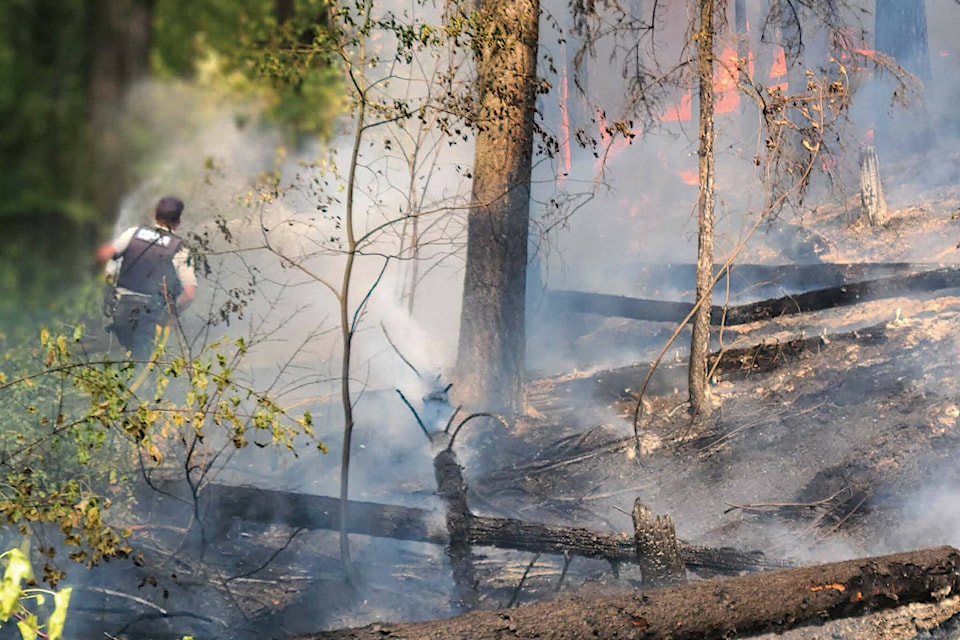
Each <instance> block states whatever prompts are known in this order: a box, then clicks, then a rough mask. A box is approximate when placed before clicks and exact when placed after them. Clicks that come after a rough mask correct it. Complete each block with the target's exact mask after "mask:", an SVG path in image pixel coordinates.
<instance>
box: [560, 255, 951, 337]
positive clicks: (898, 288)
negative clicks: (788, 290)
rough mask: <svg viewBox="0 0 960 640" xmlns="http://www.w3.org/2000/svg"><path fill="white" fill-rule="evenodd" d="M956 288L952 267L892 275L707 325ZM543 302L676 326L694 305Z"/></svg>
mask: <svg viewBox="0 0 960 640" xmlns="http://www.w3.org/2000/svg"><path fill="white" fill-rule="evenodd" d="M956 287H960V269H958V268H956V267H949V268H942V269H936V270H933V271H925V272H922V273H912V274H908V275H895V276H890V277H886V278H878V279H876V280H867V281H864V282H850V283H846V284H842V285H838V286H834V287H827V288H823V289H816V290H814V291H807V292H805V293H799V294H796V295H789V296H783V297H780V298H773V299H769V300H761V301H759V302H753V303H750V304H744V305H739V306H733V307H723V306H713V307H711V308H710V324H712V325H717V326H718V325H721V324H723V325H727V326H733V325H741V324H749V323H751V322H758V321H761V320H769V319H771V318H778V317H781V316H788V315H795V314H800V313H810V312H813V311H823V310H826V309H833V308H836V307H844V306H850V305H854V304H860V303H862V302H871V301H874V300H883V299H886V298H893V297H897V296H902V295H905V294H909V293H920V292H929V291H938V290H941V289H953V288H956ZM546 299H547V302H548V304H549V305H550V308H551V310H552V311H553V312H563V311H566V312H576V313H589V314H595V315H600V316H605V317H616V318H631V319H634V320H646V321H650V322H681V321H682V320H683V319H684V318H686V317H687V316H688V315H689V314H690V311H691V310H692V309H693V304H692V303H689V302H673V301H669V300H650V299H645V298H632V297H628V296H617V295H610V294H605V293H589V292H586V291H568V290H552V291H548V292H547V293H546Z"/></svg>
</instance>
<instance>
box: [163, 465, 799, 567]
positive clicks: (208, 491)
mask: <svg viewBox="0 0 960 640" xmlns="http://www.w3.org/2000/svg"><path fill="white" fill-rule="evenodd" d="M163 489H164V490H165V491H166V492H168V493H170V494H172V495H176V494H177V493H178V492H177V488H176V487H175V486H174V485H173V484H172V483H171V484H165V485H164V486H163ZM153 495H154V497H153V500H155V501H162V502H169V503H170V504H165V505H163V506H164V508H167V509H169V508H171V507H172V506H173V504H185V503H184V502H183V500H181V499H175V500H171V499H170V498H168V497H165V496H164V495H163V494H157V493H156V492H154V493H153ZM200 499H201V513H203V514H204V521H205V522H206V523H207V524H209V525H211V526H212V527H213V528H214V530H215V531H218V532H219V533H218V534H217V535H220V536H222V535H225V534H226V532H227V530H228V529H229V526H230V525H231V524H232V523H234V522H236V521H246V522H256V523H261V524H281V525H286V526H289V527H292V528H303V529H308V530H321V529H322V530H329V531H336V530H338V529H339V527H340V520H339V504H340V501H339V500H338V499H337V498H331V497H328V496H319V495H309V494H305V493H297V492H293V491H276V490H272V489H258V488H254V487H240V486H230V485H223V484H216V483H211V484H209V485H207V486H206V487H205V488H204V490H203V492H202V493H201V494H200ZM158 508H159V505H158ZM185 508H187V507H186V506H185ZM347 525H348V531H349V533H351V534H355V535H367V536H375V537H380V538H393V539H395V540H407V541H413V542H427V543H431V544H438V545H448V544H450V534H449V528H448V523H447V521H446V518H445V517H444V516H443V515H441V514H439V513H437V512H434V511H429V510H427V509H418V508H415V507H402V506H397V505H388V504H380V503H376V502H360V501H356V500H350V501H349V502H348V504H347ZM464 526H465V527H466V534H467V540H466V542H467V543H468V544H469V545H471V546H489V547H497V548H500V549H511V550H514V551H528V552H531V553H550V554H557V555H574V556H580V557H584V558H595V559H600V560H606V561H608V562H611V563H614V564H616V563H624V564H636V563H637V562H638V560H637V551H636V547H635V544H634V541H633V540H632V539H630V538H629V537H628V536H627V535H626V534H616V533H608V532H602V531H594V530H592V529H586V528H582V527H555V526H550V525H545V524H539V523H533V522H523V521H521V520H514V519H511V518H491V517H486V516H477V515H471V516H470V517H469V518H467V519H465V520H464ZM677 544H678V546H679V553H680V558H681V559H682V561H683V563H684V564H685V565H686V566H687V568H688V569H690V570H691V571H696V572H699V573H703V574H705V575H715V574H720V575H739V574H741V573H743V572H747V571H765V570H769V569H777V568H783V567H788V566H793V565H792V564H791V563H789V562H786V561H782V560H773V559H770V558H766V557H765V556H764V555H763V554H762V553H759V552H755V551H741V550H739V549H733V548H729V547H703V546H699V545H693V544H690V543H687V542H684V541H682V540H678V541H677Z"/></svg>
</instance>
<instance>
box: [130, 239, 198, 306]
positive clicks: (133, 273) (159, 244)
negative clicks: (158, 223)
mask: <svg viewBox="0 0 960 640" xmlns="http://www.w3.org/2000/svg"><path fill="white" fill-rule="evenodd" d="M181 244H182V240H181V239H180V238H179V237H177V236H175V235H174V234H173V233H171V232H169V231H167V230H165V229H156V228H149V227H139V228H138V229H137V230H136V232H135V233H134V234H133V238H132V239H131V240H130V244H129V245H127V249H126V251H124V252H123V254H121V257H122V258H123V261H122V262H121V263H120V273H119V275H118V276H117V286H118V287H123V288H124V289H129V290H130V291H136V292H138V293H145V294H147V295H150V296H158V297H160V298H161V299H163V298H166V299H167V300H176V298H177V296H179V295H180V292H181V290H182V286H181V285H180V279H179V278H178V277H177V272H176V269H175V268H174V266H173V256H174V255H175V254H176V253H177V251H179V250H180V246H181Z"/></svg>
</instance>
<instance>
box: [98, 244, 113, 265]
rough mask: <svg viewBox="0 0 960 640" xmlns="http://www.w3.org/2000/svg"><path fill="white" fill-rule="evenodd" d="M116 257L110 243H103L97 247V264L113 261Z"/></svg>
mask: <svg viewBox="0 0 960 640" xmlns="http://www.w3.org/2000/svg"><path fill="white" fill-rule="evenodd" d="M116 255H117V251H116V249H114V248H113V243H112V242H104V243H103V244H101V245H100V246H99V247H97V254H96V256H97V264H98V265H100V264H105V263H106V262H107V261H108V260H113V259H114V258H115V257H116Z"/></svg>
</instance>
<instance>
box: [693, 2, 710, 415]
mask: <svg viewBox="0 0 960 640" xmlns="http://www.w3.org/2000/svg"><path fill="white" fill-rule="evenodd" d="M713 10H714V2H713V0H700V19H699V25H698V29H697V33H696V45H697V75H698V78H699V81H700V148H699V152H698V155H699V157H700V158H699V160H700V162H699V174H700V191H699V197H698V211H699V213H698V223H699V225H698V234H697V240H698V242H697V297H696V304H698V305H699V307H698V308H697V310H696V313H695V314H694V316H693V334H692V337H691V338H690V364H689V375H688V379H689V399H690V408H691V409H692V410H693V413H694V415H696V414H697V413H700V412H701V411H703V410H705V409H706V408H707V404H708V396H709V386H708V385H707V349H708V346H709V342H710V305H711V300H712V296H713V214H714V202H713V198H714V193H713V191H714V190H713V177H714V171H713V164H714V154H713V144H714V131H713V37H714V32H713Z"/></svg>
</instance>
